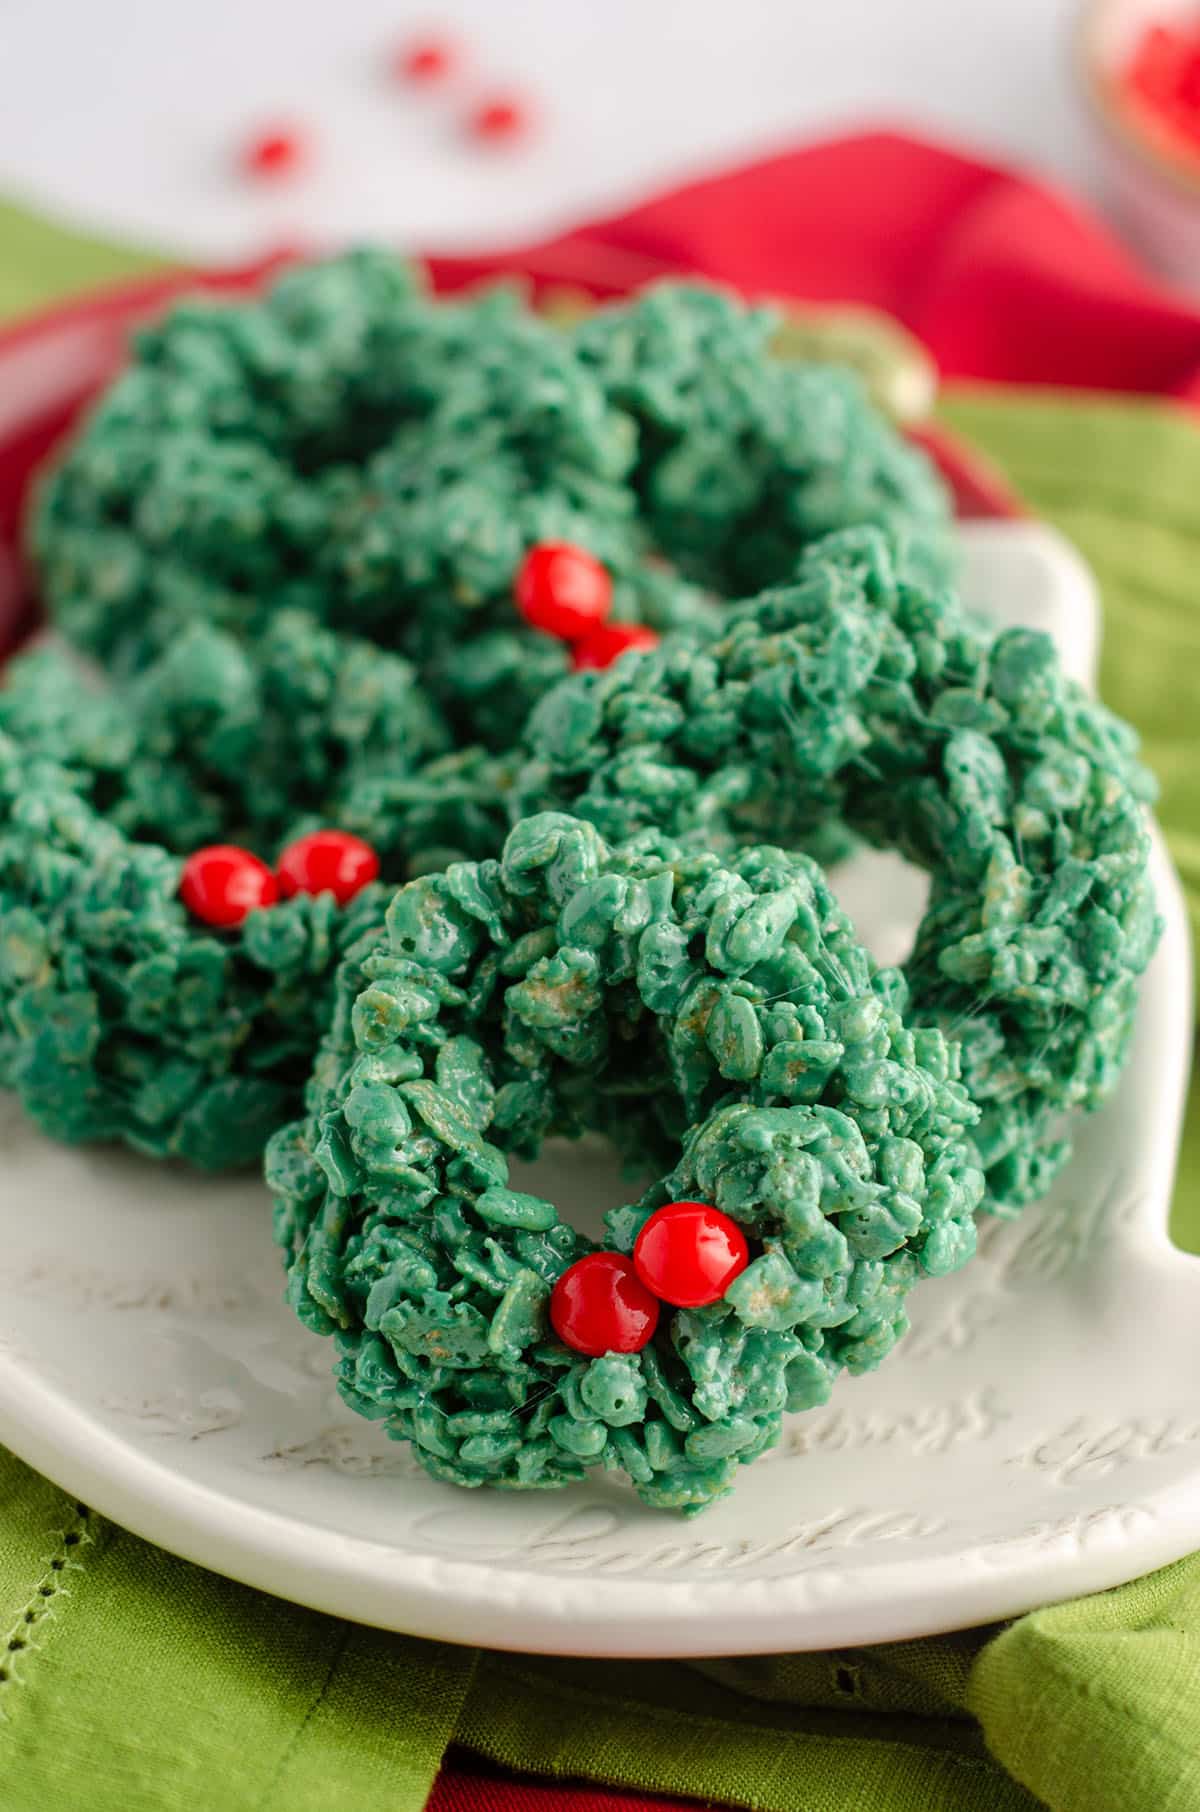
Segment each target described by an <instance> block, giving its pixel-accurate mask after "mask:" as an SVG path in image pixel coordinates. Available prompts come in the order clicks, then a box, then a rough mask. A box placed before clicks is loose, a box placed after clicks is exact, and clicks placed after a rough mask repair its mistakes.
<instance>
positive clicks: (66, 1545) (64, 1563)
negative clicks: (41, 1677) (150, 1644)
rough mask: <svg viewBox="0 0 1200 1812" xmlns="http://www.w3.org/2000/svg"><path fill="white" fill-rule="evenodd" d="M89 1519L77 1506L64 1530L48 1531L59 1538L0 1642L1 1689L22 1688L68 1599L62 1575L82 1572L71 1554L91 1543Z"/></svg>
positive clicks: (68, 1589)
mask: <svg viewBox="0 0 1200 1812" xmlns="http://www.w3.org/2000/svg"><path fill="white" fill-rule="evenodd" d="M90 1519H91V1511H90V1510H89V1509H88V1506H87V1505H86V1504H79V1503H77V1504H76V1505H75V1512H74V1515H73V1516H72V1518H71V1520H70V1522H69V1523H68V1524H67V1525H66V1527H65V1528H62V1529H57V1530H50V1531H48V1533H50V1534H53V1535H56V1536H57V1538H58V1539H57V1541H56V1544H55V1547H54V1549H53V1552H52V1553H51V1556H50V1559H49V1560H48V1561H47V1563H46V1565H45V1567H44V1568H43V1570H42V1572H41V1574H40V1575H39V1576H38V1578H37V1580H36V1581H35V1582H34V1585H33V1588H32V1590H31V1592H30V1594H29V1597H28V1598H27V1599H26V1601H25V1603H24V1605H23V1606H22V1608H21V1610H20V1612H19V1613H18V1615H17V1617H16V1619H15V1620H14V1622H13V1623H12V1625H11V1626H10V1628H9V1630H8V1632H7V1634H6V1635H5V1636H3V1637H2V1638H0V1641H2V1642H3V1651H2V1652H0V1688H3V1687H5V1686H19V1685H20V1684H21V1681H22V1679H23V1677H24V1671H25V1661H26V1658H27V1657H28V1656H29V1655H32V1654H35V1653H36V1652H37V1650H38V1645H39V1643H40V1642H41V1640H42V1638H43V1636H44V1635H45V1634H46V1626H47V1625H48V1624H49V1623H50V1622H51V1621H52V1620H53V1618H54V1617H55V1615H56V1613H57V1611H58V1608H59V1604H60V1601H61V1600H62V1599H63V1598H66V1597H69V1596H70V1588H69V1586H65V1585H64V1584H63V1583H62V1575H63V1574H64V1573H68V1572H75V1573H81V1572H82V1571H83V1564H82V1562H81V1561H79V1560H77V1559H76V1558H75V1554H74V1550H75V1549H76V1548H79V1547H82V1546H84V1545H86V1544H88V1543H90V1542H91V1541H92V1533H91V1529H90V1528H89V1526H88V1525H89V1522H90ZM5 1715H6V1714H5Z"/></svg>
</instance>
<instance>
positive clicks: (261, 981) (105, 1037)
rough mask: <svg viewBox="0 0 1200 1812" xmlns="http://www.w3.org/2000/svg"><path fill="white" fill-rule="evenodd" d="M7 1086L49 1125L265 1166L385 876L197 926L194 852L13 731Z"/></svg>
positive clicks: (6, 785)
mask: <svg viewBox="0 0 1200 1812" xmlns="http://www.w3.org/2000/svg"><path fill="white" fill-rule="evenodd" d="M0 815H2V821H0V1001H2V1002H3V1008H4V1011H3V1019H2V1021H0V1083H3V1085H4V1086H6V1087H8V1088H12V1089H15V1090H16V1091H17V1094H18V1095H19V1097H20V1100H21V1104H22V1106H23V1107H24V1108H25V1110H26V1112H27V1113H28V1114H29V1115H30V1117H31V1119H33V1120H34V1121H35V1122H36V1123H37V1124H38V1125H39V1126H40V1127H41V1128H42V1129H43V1130H44V1131H45V1132H47V1133H50V1134H51V1135H52V1136H53V1137H54V1138H57V1139H62V1140H65V1141H68V1142H70V1143H77V1142H81V1141H88V1140H106V1141H111V1140H121V1141H124V1142H125V1143H126V1144H128V1145H131V1146H132V1147H134V1149H135V1150H138V1151H143V1152H146V1153H148V1154H150V1155H152V1156H154V1157H178V1158H183V1159H185V1160H186V1161H187V1162H188V1163H190V1164H194V1165H196V1166H198V1167H200V1168H201V1169H212V1170H216V1169H226V1168H229V1167H232V1166H236V1165H242V1164H247V1163H251V1162H253V1160H254V1159H255V1158H256V1157H257V1156H258V1155H259V1153H260V1152H261V1150H262V1148H263V1145H264V1143H265V1141H266V1139H267V1136H268V1134H269V1133H270V1132H271V1131H272V1130H273V1128H275V1127H276V1126H277V1125H278V1124H279V1122H280V1120H281V1118H282V1117H283V1116H284V1115H285V1114H287V1113H288V1112H291V1111H293V1110H294V1106H295V1103H296V1101H297V1100H298V1099H299V1096H300V1091H301V1085H302V1082H303V1079H304V1076H305V1074H306V1072H307V1071H308V1069H309V1067H310V1065H311V1062H312V1053H313V1050H314V1049H315V1047H316V1044H317V1040H318V1038H319V1036H320V1033H321V1030H322V1027H323V1025H324V1023H325V1020H326V1019H327V1016H328V1010H329V1004H330V1003H329V996H330V992H331V979H332V976H333V974H334V972H335V971H336V968H337V965H338V962H339V961H340V959H341V958H342V957H343V956H344V955H345V954H346V953H347V952H348V951H349V950H350V949H351V948H352V947H353V946H354V944H355V942H356V940H357V939H358V938H359V937H360V936H362V934H363V933H364V931H368V930H369V932H370V934H371V936H372V937H373V936H375V935H377V934H378V928H379V925H380V924H381V922H382V916H383V908H384V904H385V901H386V898H387V894H386V890H385V889H384V888H383V887H382V886H379V885H375V886H373V887H370V888H367V889H365V890H364V891H363V892H362V893H361V894H359V895H358V897H357V898H356V899H355V900H354V901H353V902H352V903H351V904H350V906H349V907H346V908H344V909H341V910H339V909H338V908H337V907H336V905H335V904H334V900H333V897H332V895H330V894H323V895H320V896H318V897H316V898H313V897H311V896H305V895H301V896H298V897H297V898H295V899H293V900H289V901H286V902H285V903H284V904H282V905H280V906H276V907H274V908H272V909H271V910H270V911H263V912H255V913H251V915H250V916H249V918H248V919H247V920H246V921H245V923H244V925H242V926H241V927H239V929H238V930H237V931H235V932H226V933H220V934H218V933H214V932H208V931H205V930H203V929H201V928H200V927H198V926H197V925H196V923H195V921H194V920H193V919H192V918H190V916H189V915H188V913H187V911H186V910H185V908H184V907H183V906H182V905H181V904H180V902H179V900H178V899H177V898H176V894H177V891H178V886H179V871H180V862H179V860H178V859H177V858H176V857H173V856H171V855H170V854H169V853H168V852H167V851H166V850H164V849H161V848H158V847H156V846H154V845H152V844H148V843H130V842H129V841H128V839H126V838H125V837H124V836H122V834H121V832H120V831H119V830H117V829H116V828H115V826H114V825H112V824H111V823H109V822H108V821H107V820H106V819H105V818H103V817H101V816H100V815H99V814H98V813H97V812H96V811H95V810H94V809H93V808H92V806H91V805H90V804H89V803H88V801H87V799H86V798H85V797H84V796H83V794H82V793H81V791H80V788H79V785H78V777H77V776H76V775H74V774H72V773H71V772H70V771H68V770H67V769H65V768H61V767H58V766H56V765H55V764H54V763H53V762H50V761H47V760H45V759H43V758H40V757H37V756H31V755H30V754H29V753H28V752H26V751H24V750H22V749H21V748H20V747H19V746H18V745H17V744H16V743H15V742H14V741H13V740H12V738H11V737H10V736H8V735H4V734H0Z"/></svg>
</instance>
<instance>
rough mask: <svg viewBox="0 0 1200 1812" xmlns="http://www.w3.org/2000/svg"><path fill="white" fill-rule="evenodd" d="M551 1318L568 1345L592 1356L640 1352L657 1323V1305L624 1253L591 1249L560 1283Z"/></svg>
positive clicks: (554, 1296)
mask: <svg viewBox="0 0 1200 1812" xmlns="http://www.w3.org/2000/svg"><path fill="white" fill-rule="evenodd" d="M550 1322H551V1325H552V1326H553V1328H554V1332H555V1333H556V1334H557V1335H558V1337H559V1339H560V1340H561V1341H562V1343H563V1345H564V1346H569V1347H570V1348H571V1349H572V1351H574V1352H576V1353H586V1354H587V1355H588V1357H589V1358H590V1359H597V1358H599V1357H600V1355H601V1354H602V1353H640V1352H641V1350H642V1348H643V1347H644V1346H647V1345H648V1344H649V1342H650V1341H651V1339H652V1338H653V1336H654V1330H655V1328H656V1327H657V1326H658V1304H657V1302H655V1300H654V1297H653V1296H652V1295H651V1294H650V1292H649V1291H648V1290H646V1289H645V1288H643V1286H642V1285H641V1284H640V1283H639V1282H638V1280H637V1277H636V1276H635V1274H634V1269H633V1266H632V1264H631V1263H630V1262H629V1260H628V1259H627V1258H624V1257H623V1256H622V1255H621V1253H619V1252H590V1253H589V1254H588V1256H587V1257H586V1258H581V1259H578V1260H577V1261H576V1262H575V1264H573V1265H572V1266H571V1268H570V1270H569V1271H564V1272H563V1274H562V1276H561V1277H560V1278H559V1280H558V1282H557V1283H556V1284H555V1286H554V1290H553V1293H552V1294H551V1297H550Z"/></svg>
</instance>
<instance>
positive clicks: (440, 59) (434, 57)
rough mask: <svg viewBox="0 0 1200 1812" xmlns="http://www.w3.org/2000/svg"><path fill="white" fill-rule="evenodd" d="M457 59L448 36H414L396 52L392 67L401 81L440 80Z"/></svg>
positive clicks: (452, 68) (454, 48) (450, 71)
mask: <svg viewBox="0 0 1200 1812" xmlns="http://www.w3.org/2000/svg"><path fill="white" fill-rule="evenodd" d="M458 60H459V58H458V50H457V47H456V46H455V45H454V44H452V43H451V41H450V40H449V39H448V38H415V39H414V40H413V42H412V43H411V44H406V45H404V46H403V47H402V48H401V49H400V50H398V51H397V52H396V55H395V57H394V58H393V60H392V69H393V71H394V73H395V74H396V76H397V77H398V78H399V79H400V80H401V81H402V82H413V83H422V84H423V83H426V82H440V81H442V80H443V79H444V78H445V77H446V76H448V75H450V74H451V73H452V71H453V70H454V68H455V66H456V64H457V63H458Z"/></svg>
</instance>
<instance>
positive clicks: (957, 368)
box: [433, 132, 1200, 403]
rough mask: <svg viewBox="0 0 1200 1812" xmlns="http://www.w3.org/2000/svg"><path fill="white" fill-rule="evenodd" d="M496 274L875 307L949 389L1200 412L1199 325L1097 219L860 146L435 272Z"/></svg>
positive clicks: (821, 151)
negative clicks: (1080, 395) (716, 287)
mask: <svg viewBox="0 0 1200 1812" xmlns="http://www.w3.org/2000/svg"><path fill="white" fill-rule="evenodd" d="M497 270H512V271H525V272H530V273H532V274H533V275H534V277H535V279H536V280H537V281H538V282H539V283H540V284H541V285H542V286H543V287H544V286H545V285H547V284H559V283H577V284H578V285H579V286H580V287H581V288H583V289H586V290H588V291H589V292H591V293H593V294H598V295H612V294H618V293H620V292H622V291H624V290H627V289H629V288H630V287H631V286H632V285H634V284H636V283H642V282H645V281H647V280H648V279H650V278H653V277H659V276H664V275H667V274H669V273H677V272H679V271H692V272H695V273H696V274H697V275H700V276H704V277H710V278H715V279H718V280H719V281H721V282H725V283H730V284H733V285H734V286H735V287H736V288H737V289H739V290H741V291H743V292H744V293H746V294H748V295H776V296H795V297H803V298H805V299H807V300H811V301H825V302H845V301H856V302H868V303H873V304H874V305H875V306H876V307H878V308H883V309H886V310H887V311H888V312H889V313H890V314H893V315H895V316H896V317H897V319H899V320H901V321H903V322H904V324H905V326H907V327H908V328H910V329H911V330H912V332H913V333H915V334H916V335H917V337H918V338H919V339H921V340H923V341H924V342H925V344H926V345H927V346H928V347H929V349H930V351H931V352H932V353H933V355H934V357H935V358H936V359H937V362H938V364H939V366H940V368H941V370H942V373H943V375H944V376H946V377H950V378H955V377H961V378H992V379H997V380H999V381H1001V382H1007V383H1031V384H1056V385H1065V386H1078V387H1082V388H1092V389H1099V390H1137V391H1151V392H1159V393H1161V394H1165V395H1169V396H1178V397H1182V398H1186V399H1187V400H1189V401H1191V402H1194V403H1200V311H1197V309H1196V308H1194V307H1193V306H1191V305H1190V303H1189V302H1188V300H1187V299H1186V298H1185V297H1183V296H1182V295H1179V294H1177V293H1175V292H1173V291H1172V290H1170V289H1168V288H1167V287H1166V286H1165V285H1164V284H1162V283H1160V282H1158V281H1157V280H1155V279H1154V278H1152V277H1150V276H1149V275H1148V274H1147V273H1146V272H1145V271H1144V270H1143V269H1142V267H1141V266H1140V265H1139V264H1138V262H1137V261H1136V259H1135V258H1134V257H1133V256H1132V254H1131V253H1129V252H1127V251H1126V250H1125V249H1124V248H1123V247H1122V246H1121V244H1120V243H1119V242H1118V241H1117V240H1116V239H1115V238H1114V237H1113V235H1112V234H1111V233H1110V232H1109V230H1108V228H1107V227H1105V226H1104V225H1103V224H1102V223H1101V222H1100V221H1099V220H1098V219H1097V218H1096V217H1095V216H1094V215H1092V214H1091V213H1089V212H1088V211H1087V210H1086V209H1085V208H1083V207H1081V206H1080V205H1079V204H1078V203H1076V202H1075V201H1073V200H1071V199H1070V198H1069V197H1068V196H1066V195H1064V194H1061V193H1059V192H1058V191H1056V190H1054V189H1051V188H1049V187H1047V186H1045V185H1044V184H1042V183H1040V182H1037V181H1035V180H1033V179H1032V178H1029V177H1025V176H1020V175H1017V174H1015V173H1014V172H1012V171H1008V170H1003V169H998V168H996V167H995V166H994V165H991V164H985V163H980V162H979V161H978V160H976V159H975V158H970V157H964V156H962V155H960V154H959V153H957V152H954V151H948V150H945V149H943V148H941V147H940V146H937V145H933V144H929V143H926V142H923V141H920V140H916V139H911V138H906V137H901V136H899V135H897V134H895V133H890V132H872V133H864V134H861V135H858V136H855V137H852V138H841V139H835V140H832V141H830V142H828V143H825V144H820V145H811V146H808V147H805V148H803V149H801V150H798V151H786V152H783V153H781V154H780V155H779V156H777V157H773V158H769V159H768V160H767V161H766V162H764V163H758V164H752V165H749V166H748V167H746V168H744V169H740V170H732V171H729V172H727V173H726V174H724V175H721V176H714V177H710V178H709V179H708V180H707V181H703V182H697V183H693V184H690V185H689V186H688V187H686V188H683V189H676V190H674V191H673V192H672V193H670V194H668V195H664V196H661V197H659V198H658V199H656V200H654V201H650V202H647V203H646V204H645V205H644V206H642V207H639V208H635V209H634V210H633V211H632V212H631V213H628V214H620V215H617V216H615V217H614V218H613V219H610V220H601V221H597V222H595V223H593V224H592V225H590V226H585V227H580V228H578V229H577V230H576V231H575V232H572V233H567V234H565V235H564V236H563V237H561V238H559V239H553V240H548V241H546V242H544V243H543V244H540V245H536V246H531V247H529V246H527V247H519V248H517V249H516V250H514V251H511V252H506V253H504V254H502V255H500V256H498V257H497V256H489V257H487V258H479V259H473V258H435V259H434V260H433V271H434V279H435V282H436V283H437V285H438V287H439V288H446V289H451V288H456V287H458V286H459V285H461V284H463V283H467V282H471V281H473V280H475V279H477V278H478V277H480V276H484V275H490V274H493V273H494V272H496V271H497Z"/></svg>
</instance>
